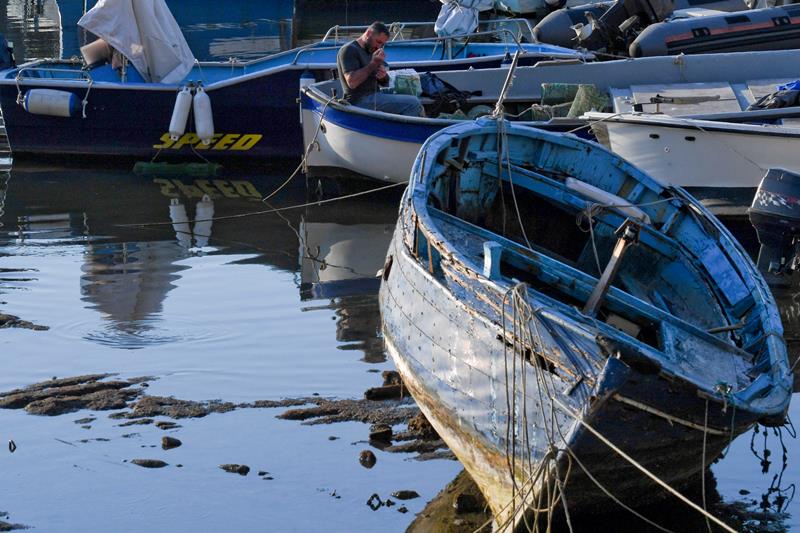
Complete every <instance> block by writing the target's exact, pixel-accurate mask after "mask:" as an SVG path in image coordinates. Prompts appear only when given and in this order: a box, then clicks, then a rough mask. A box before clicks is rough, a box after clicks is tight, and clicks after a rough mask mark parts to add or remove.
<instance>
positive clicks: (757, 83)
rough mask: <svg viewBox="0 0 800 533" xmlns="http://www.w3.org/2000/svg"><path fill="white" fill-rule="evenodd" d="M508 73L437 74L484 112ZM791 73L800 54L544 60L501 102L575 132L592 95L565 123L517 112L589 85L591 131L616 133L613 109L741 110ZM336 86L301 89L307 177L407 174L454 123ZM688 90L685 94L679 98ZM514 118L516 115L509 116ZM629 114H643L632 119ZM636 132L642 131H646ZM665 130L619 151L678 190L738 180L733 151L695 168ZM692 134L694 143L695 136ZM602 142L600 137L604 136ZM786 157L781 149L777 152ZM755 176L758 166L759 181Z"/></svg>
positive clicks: (799, 65)
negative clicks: (388, 107)
mask: <svg viewBox="0 0 800 533" xmlns="http://www.w3.org/2000/svg"><path fill="white" fill-rule="evenodd" d="M507 72H508V69H504V68H497V69H487V70H482V71H480V72H474V71H449V72H437V73H435V74H436V75H437V76H438V77H440V78H441V79H442V80H444V81H446V82H448V83H450V84H451V85H452V86H454V87H456V88H457V89H459V90H461V91H465V92H467V93H472V94H479V96H471V97H469V98H468V99H467V100H466V102H464V106H463V108H464V111H470V110H471V109H475V108H476V107H481V108H482V109H483V110H484V111H485V110H486V109H487V106H489V109H491V108H492V107H494V102H496V101H497V98H498V96H499V93H500V90H501V88H502V86H503V81H504V80H505V78H506V75H507ZM797 72H800V52H799V51H797V50H781V51H767V52H747V53H735V54H731V53H726V54H697V55H691V56H682V57H679V58H674V57H648V58H637V59H622V60H616V61H605V62H585V63H582V62H575V61H546V60H543V61H540V62H538V63H536V64H535V65H532V66H525V67H520V68H517V69H516V71H515V79H514V83H513V85H512V86H511V88H510V90H509V93H508V95H507V97H506V109H507V111H508V116H509V117H510V120H514V121H515V122H519V123H525V124H527V125H530V126H535V127H539V128H545V129H552V130H557V131H569V130H574V131H577V132H579V133H580V134H581V135H582V136H590V135H588V134H589V133H590V131H589V129H588V128H584V129H580V126H581V125H585V124H586V123H587V121H586V120H578V119H579V118H580V117H581V116H582V115H583V113H584V112H586V111H590V110H591V109H592V108H591V106H592V105H596V103H595V102H592V103H590V105H589V106H584V107H583V109H582V110H581V109H580V106H579V105H576V106H574V109H570V106H569V104H567V108H566V109H569V110H570V113H569V114H570V115H572V116H573V117H574V118H572V119H568V120H564V119H561V118H555V119H551V120H545V119H544V117H542V120H540V121H538V122H534V121H532V120H531V118H532V117H531V116H530V113H527V115H528V116H527V117H526V113H525V111H526V110H530V109H531V108H539V109H542V104H545V105H546V104H548V100H547V96H546V94H545V92H546V90H545V89H546V87H547V86H554V85H559V84H561V85H564V84H569V85H572V86H573V87H577V86H578V85H580V84H585V85H591V86H593V88H594V90H595V91H597V92H598V93H601V94H603V95H605V98H604V99H605V106H603V107H595V111H603V110H604V109H605V110H606V111H608V112H609V113H610V114H607V115H591V116H592V117H593V118H594V120H597V119H598V118H602V120H600V121H599V122H598V124H597V127H596V128H595V129H596V130H601V129H603V126H604V125H605V123H606V121H609V126H608V129H609V130H612V131H613V132H616V130H613V128H614V127H616V126H617V125H618V124H619V123H621V122H623V120H622V119H618V118H617V114H618V113H630V112H632V111H633V110H634V109H635V108H640V107H641V106H642V105H644V106H646V110H648V111H656V110H657V111H659V112H660V113H661V115H651V116H653V117H654V119H655V118H658V121H659V122H667V121H669V120H671V119H670V117H672V116H674V117H683V116H691V115H698V114H705V113H728V112H733V111H737V112H741V110H742V109H743V108H744V107H747V105H749V104H751V103H753V101H754V100H755V99H756V98H757V97H759V96H760V95H761V94H764V91H765V88H768V89H766V90H767V92H768V91H769V90H771V89H773V88H774V86H775V84H776V82H777V80H792V79H795V78H796V73H797ZM340 93H341V88H340V86H339V82H338V81H337V80H329V81H322V82H319V83H316V84H312V85H310V86H308V87H305V88H303V90H302V91H301V104H302V108H303V109H302V112H303V136H304V143H305V144H306V146H309V145H312V144H313V145H312V146H310V149H309V152H308V157H307V160H306V167H307V170H308V173H309V174H310V175H312V176H313V175H324V176H332V175H339V176H347V177H352V176H356V175H358V176H365V177H368V178H372V179H378V180H384V181H393V182H403V181H406V180H407V179H408V175H409V173H410V171H411V167H412V164H413V162H414V159H415V158H416V156H417V153H418V152H419V149H420V147H421V146H422V144H423V143H424V142H425V140H426V139H427V138H428V137H430V136H431V135H433V134H434V133H436V132H437V131H440V130H442V129H444V128H446V127H448V126H450V125H453V124H456V123H458V122H459V120H457V119H455V118H453V117H448V118H437V117H435V116H428V117H405V116H400V115H392V114H389V113H383V112H381V111H374V110H370V109H364V108H361V107H356V106H352V105H348V103H347V102H343V101H340V100H337V99H336V98H335V97H333V96H332V95H333V94H340ZM659 94H660V95H664V96H668V97H670V98H672V97H674V98H672V99H673V100H674V99H677V100H679V101H680V100H687V101H686V102H681V103H680V105H678V104H669V103H664V104H661V105H660V106H659V107H658V108H656V104H653V103H651V102H650V100H651V98H654V97H655V96H656V95H659ZM686 96H689V97H690V98H688V99H687V98H685V97H686ZM670 98H667V100H669V99H670ZM423 103H424V104H425V105H426V108H427V109H431V107H432V106H434V105H435V100H433V99H430V98H423ZM549 103H552V102H549ZM573 111H574V112H573ZM323 115H324V116H323ZM513 116H517V118H512V117H513ZM626 116H630V115H626ZM465 118H466V116H464V117H462V120H463V119H465ZM626 120H627V119H626ZM636 120H641V119H640V118H638V117H637V118H636ZM681 120H683V119H674V121H675V122H680V121H681ZM651 122H656V121H655V120H653V121H651ZM320 124H322V126H320ZM754 128H757V127H755V126H754ZM640 129H642V130H643V131H644V130H645V128H640ZM646 131H648V132H649V131H650V130H646ZM657 133H661V132H660V131H659V132H657ZM679 135H680V136H681V138H680V140H681V143H682V144H681V146H683V145H686V144H687V142H688V141H684V140H683V137H684V136H686V138H687V139H688V138H689V136H697V137H698V138H699V137H700V136H702V132H699V131H698V132H694V133H688V134H687V133H680V134H679ZM598 137H599V135H598ZM673 137H675V136H673ZM673 137H669V138H668V137H667V136H666V135H663V134H662V140H661V141H654V140H653V139H656V137H652V136H651V138H649V139H648V137H647V135H643V136H641V138H642V139H643V140H642V141H640V143H639V144H636V145H633V146H634V148H635V149H633V150H628V151H627V152H625V153H622V155H623V156H624V157H626V158H629V159H630V160H631V161H640V160H644V159H648V161H647V163H648V164H649V165H650V166H654V165H660V168H659V170H660V171H659V172H655V171H654V172H653V173H652V175H653V177H655V178H657V179H659V180H662V179H663V181H664V183H674V184H676V185H680V186H683V187H700V186H712V187H732V186H738V185H739V180H736V179H732V178H731V177H730V176H733V175H738V174H739V173H741V171H742V169H744V170H747V166H748V165H746V164H745V165H744V166H742V161H741V158H737V157H735V156H733V154H731V157H728V155H727V154H726V158H725V159H726V161H727V166H725V167H723V166H722V165H721V163H720V162H719V161H717V160H716V159H714V158H708V157H706V158H705V159H704V164H703V165H701V164H700V163H699V162H698V161H697V160H696V159H692V158H686V157H684V156H685V154H684V153H683V152H681V154H682V155H679V154H678V151H677V150H675V153H673V154H670V153H669V150H668V149H667V148H666V147H667V146H676V145H674V144H673V143H675V142H676V141H675V140H674V138H673ZM667 139H668V140H667ZM691 140H694V137H693V138H692V139H691ZM312 141H313V143H312ZM604 141H607V139H605V138H604ZM647 143H650V144H651V145H652V146H651V147H650V148H649V149H645V148H646V146H645V145H646V144H647ZM688 144H690V145H692V147H693V148H694V149H695V151H698V153H699V152H703V153H707V152H708V151H709V150H710V149H717V147H712V148H709V144H708V143H705V144H703V143H700V142H697V143H693V144H692V143H691V142H688ZM695 145H696V146H695ZM781 146H783V145H781ZM654 147H655V148H654ZM776 150H777V148H776ZM784 152H785V151H784ZM659 154H660V155H659ZM792 155H793V154H791V153H788V152H786V153H784V156H785V158H788V157H791V156H792ZM682 157H683V159H681V158H682ZM751 157H753V156H752V155H751ZM756 157H757V156H756ZM762 157H763V156H762ZM679 162H680V163H679ZM679 164H680V165H683V166H686V167H691V166H692V165H695V167H694V168H693V169H692V172H681V171H677V169H678V168H679V167H678V165H679ZM735 165H739V167H740V169H739V170H738V171H737V172H736V173H735V174H732V173H730V172H729V170H728V167H732V166H735ZM714 166H717V167H718V168H717V169H716V171H715V172H713V173H712V172H710V171H709V168H710V167H714ZM789 168H794V167H789ZM702 174H705V176H706V179H698V175H702ZM761 175H763V172H761V174H759V176H758V178H760V176H761ZM710 176H717V179H716V180H715V181H712V180H709V179H708V177H710ZM758 178H753V177H751V178H750V183H749V186H750V187H754V186H755V185H756V184H757V183H758V181H757V179H758Z"/></svg>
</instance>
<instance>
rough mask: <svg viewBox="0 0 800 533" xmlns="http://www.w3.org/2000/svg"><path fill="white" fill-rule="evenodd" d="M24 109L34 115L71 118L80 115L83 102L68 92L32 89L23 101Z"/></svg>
mask: <svg viewBox="0 0 800 533" xmlns="http://www.w3.org/2000/svg"><path fill="white" fill-rule="evenodd" d="M22 108H23V109H25V111H27V112H28V113H33V114H34V115H49V116H51V117H67V118H69V117H76V116H78V115H79V114H80V112H81V102H80V100H79V99H78V97H77V96H75V95H74V94H72V93H71V92H68V91H57V90H55V89H31V90H29V91H28V92H26V93H25V96H24V97H23V99H22Z"/></svg>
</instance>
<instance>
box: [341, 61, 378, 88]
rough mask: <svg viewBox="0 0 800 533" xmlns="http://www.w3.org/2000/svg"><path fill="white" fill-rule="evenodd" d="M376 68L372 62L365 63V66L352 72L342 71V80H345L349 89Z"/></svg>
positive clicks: (354, 86) (365, 79)
mask: <svg viewBox="0 0 800 533" xmlns="http://www.w3.org/2000/svg"><path fill="white" fill-rule="evenodd" d="M376 70H377V67H375V64H374V63H372V62H369V63H367V66H365V67H361V68H360V69H358V70H354V71H352V72H345V73H344V81H346V82H347V86H348V87H350V88H351V89H355V88H356V87H358V86H359V85H361V84H362V83H364V82H365V81H367V79H368V78H369V77H370V76H371V75H372V73H373V72H375V71H376Z"/></svg>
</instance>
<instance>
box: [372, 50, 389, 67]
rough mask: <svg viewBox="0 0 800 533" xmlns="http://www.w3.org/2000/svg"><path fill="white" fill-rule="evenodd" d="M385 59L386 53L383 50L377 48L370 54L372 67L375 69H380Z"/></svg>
mask: <svg viewBox="0 0 800 533" xmlns="http://www.w3.org/2000/svg"><path fill="white" fill-rule="evenodd" d="M385 59H386V52H384V51H383V48H378V49H377V50H375V51H374V52H372V65H373V67H374V68H375V69H378V68H382V67H383V63H384V60H385Z"/></svg>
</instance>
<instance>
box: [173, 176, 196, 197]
mask: <svg viewBox="0 0 800 533" xmlns="http://www.w3.org/2000/svg"><path fill="white" fill-rule="evenodd" d="M172 183H174V184H175V186H176V187H177V188H178V190H179V191H181V193H183V194H184V195H185V196H187V197H188V198H202V197H203V191H201V190H200V189H198V188H197V187H195V186H194V185H186V184H185V183H183V182H182V181H180V180H172Z"/></svg>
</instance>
